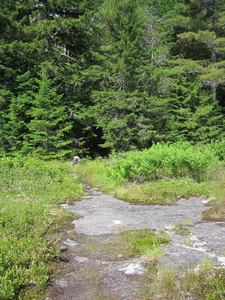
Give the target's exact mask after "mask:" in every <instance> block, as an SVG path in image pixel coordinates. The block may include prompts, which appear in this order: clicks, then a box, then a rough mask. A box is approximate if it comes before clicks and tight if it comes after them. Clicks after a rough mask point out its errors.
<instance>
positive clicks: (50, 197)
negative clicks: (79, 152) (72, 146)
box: [0, 141, 225, 300]
mask: <svg viewBox="0 0 225 300" xmlns="http://www.w3.org/2000/svg"><path fill="white" fill-rule="evenodd" d="M224 159H225V147H224V142H223V141H222V142H217V143H212V144H209V145H203V146H198V147H196V146H192V145H191V144H189V143H186V142H185V143H176V144H165V143H164V144H156V145H154V146H153V147H151V148H150V149H146V150H144V151H132V152H127V153H121V154H114V155H111V156H110V157H109V158H108V159H102V158H99V159H95V160H88V159H83V161H82V163H81V164H78V165H76V166H70V165H69V163H68V162H66V163H65V162H59V161H50V162H49V161H41V160H38V159H35V158H26V159H24V158H7V157H6V158H2V159H1V164H0V168H1V178H0V198H1V201H0V237H1V244H0V299H1V300H10V299H13V300H16V299H18V300H19V299H39V298H40V299H42V293H43V292H44V290H45V288H46V285H47V282H48V280H49V277H50V276H51V273H52V272H53V271H54V268H55V262H56V258H57V255H58V250H57V246H56V244H57V241H58V238H59V236H58V230H59V228H61V227H62V226H63V225H64V224H68V222H67V223H66V220H68V218H69V217H70V213H69V212H66V211H64V210H62V209H60V207H59V204H60V203H70V202H72V201H75V200H76V199H78V198H79V197H80V196H81V195H82V194H83V192H84V190H83V188H84V187H83V185H82V184H81V183H79V182H78V174H79V177H80V179H81V180H82V179H83V180H85V181H88V182H89V183H91V184H92V185H94V186H95V187H99V188H101V189H102V190H103V191H106V192H108V193H111V194H114V195H116V196H117V197H118V198H121V199H124V200H126V201H129V202H132V203H137V204H138V203H139V204H142V203H143V204H171V205H172V204H173V203H174V202H176V201H177V200H178V199H180V198H182V197H190V196H201V197H205V198H208V199H211V202H210V205H211V206H212V208H211V209H209V210H207V212H206V213H205V215H204V218H205V219H206V220H224V219H225V196H224V195H225V193H224V191H225V184H224V182H225V172H224V170H225V169H224ZM121 236H122V238H123V239H124V241H126V243H128V245H129V248H130V249H131V251H132V252H133V253H134V254H136V255H137V254H138V255H145V256H148V257H149V258H153V259H157V257H160V255H161V253H160V249H161V246H160V245H161V244H162V243H166V242H168V238H167V237H165V236H163V235H149V232H148V233H147V232H145V231H137V232H135V233H134V232H127V233H126V234H124V233H123V234H122V235H121ZM148 245H151V251H150V248H149V247H148ZM153 246H154V247H153ZM153 250H154V251H153ZM170 271H171V270H170ZM149 272H150V273H151V271H150V270H149ZM150 273H149V274H150ZM221 274H222V275H224V273H223V270H214V269H213V268H211V269H210V270H205V269H204V270H203V269H201V272H200V273H198V274H194V273H193V274H192V273H187V274H186V275H185V276H186V277H184V278H183V279H182V278H180V277H179V276H178V275H177V274H176V272H172V273H171V272H169V271H168V270H165V271H164V273H162V274H161V275H160V276H159V277H157V276H155V277H154V276H152V275H151V276H150V275H149V276H150V277H151V278H152V280H153V281H154V286H155V287H156V290H155V291H152V292H155V294H158V297H161V296H160V295H162V297H161V298H157V299H182V297H181V294H179V293H178V291H179V290H182V289H183V290H184V285H185V286H186V287H185V289H186V291H188V290H189V291H190V288H189V287H188V284H189V283H191V282H194V283H195V284H194V285H193V286H192V288H191V291H190V292H191V293H193V295H197V296H196V297H198V295H201V294H203V293H204V295H206V296H204V297H205V298H204V299H223V298H219V297H220V295H222V296H221V297H223V296H224V289H223V286H224V282H223V278H224V276H222V275H221ZM153 277H154V278H153ZM181 279H182V280H181ZM162 282H163V283H162ZM165 282H166V284H165ZM162 286H164V287H165V289H166V290H164V289H162ZM157 287H158V288H157ZM159 291H160V292H159ZM213 293H214V294H215V295H217V296H213V295H214V294H213ZM37 295H38V296H37ZM176 295H178V296H176ZM149 297H150V296H149ZM163 297H164V298H163ZM176 297H177V298H176ZM179 297H180V298H179ZM199 297H200V296H199ZM200 298H201V297H200ZM200 298H196V299H200ZM146 299H148V296H146ZM149 299H151V298H149ZM193 299H195V298H193Z"/></svg>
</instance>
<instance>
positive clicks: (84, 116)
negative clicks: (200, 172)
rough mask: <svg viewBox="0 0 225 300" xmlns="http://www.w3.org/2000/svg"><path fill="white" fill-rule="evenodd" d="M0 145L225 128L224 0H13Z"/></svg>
mask: <svg viewBox="0 0 225 300" xmlns="http://www.w3.org/2000/svg"><path fill="white" fill-rule="evenodd" d="M0 24H1V26H0V41H1V46H0V155H1V156H26V155H28V154H29V155H30V154H31V155H34V156H37V157H42V158H46V159H55V158H56V159H60V158H71V157H72V156H73V155H80V156H88V157H97V156H107V155H108V154H109V153H110V152H124V151H129V150H143V149H146V148H149V147H151V146H152V145H154V144H155V143H157V142H172V143H174V142H189V143H191V144H199V143H200V144H205V143H209V142H211V141H218V140H222V139H223V138H224V133H225V130H224V125H225V124H224V108H225V2H224V0H145V1H143V0H120V1H117V0H96V1H92V0H76V1H74V0H42V1H41V0H26V1H22V0H16V1H15V0H2V1H1V3H0Z"/></svg>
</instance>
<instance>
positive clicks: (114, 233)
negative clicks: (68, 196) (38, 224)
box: [46, 187, 225, 300]
mask: <svg viewBox="0 0 225 300" xmlns="http://www.w3.org/2000/svg"><path fill="white" fill-rule="evenodd" d="M87 190H88V193H87V195H86V196H84V197H83V198H82V199H81V201H79V202H75V203H74V204H73V205H63V208H64V209H67V210H69V211H71V212H73V213H75V214H79V215H80V216H81V217H82V218H80V219H78V220H74V221H73V224H74V228H75V230H70V231H65V232H64V235H63V237H62V241H61V245H62V246H61V251H62V260H61V262H60V264H61V265H62V272H61V274H59V275H58V276H57V278H55V280H54V281H53V282H52V283H51V286H50V290H49V296H48V297H47V298H46V300H99V299H100V300H101V299H111V300H112V299H113V300H132V299H134V300H139V299H146V298H144V295H146V291H145V286H146V282H145V281H146V280H148V279H146V277H145V276H143V274H144V266H145V264H146V263H147V261H146V257H136V258H133V257H131V256H130V254H129V251H127V249H124V248H123V247H122V245H121V240H120V238H119V234H118V233H119V232H121V231H122V230H130V229H154V230H161V229H162V230H165V231H167V232H168V233H169V234H170V236H171V243H170V244H169V245H167V246H165V248H164V251H163V256H162V257H161V259H160V261H159V263H158V265H157V268H158V272H160V270H161V268H163V267H165V266H173V267H175V268H177V269H179V270H181V269H182V268H185V269H186V268H190V267H196V266H197V265H198V264H199V262H200V261H201V260H203V259H204V258H207V259H210V260H211V261H212V262H213V263H214V264H215V265H220V266H225V256H224V254H225V243H224V241H225V227H224V226H225V223H223V222H220V223H214V222H207V223H206V222H203V221H202V218H201V214H202V212H203V211H204V210H206V209H207V207H206V206H205V201H204V199H202V198H191V199H188V200H187V199H181V200H180V201H178V203H177V205H175V206H159V205H154V206H147V205H131V204H128V203H126V202H124V201H121V200H118V199H116V198H115V197H113V196H110V195H107V194H104V193H101V192H100V191H99V190H97V189H91V188H90V187H87Z"/></svg>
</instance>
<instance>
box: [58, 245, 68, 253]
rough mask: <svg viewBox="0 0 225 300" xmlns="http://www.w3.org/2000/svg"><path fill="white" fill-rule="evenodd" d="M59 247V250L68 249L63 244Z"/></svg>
mask: <svg viewBox="0 0 225 300" xmlns="http://www.w3.org/2000/svg"><path fill="white" fill-rule="evenodd" d="M59 249H60V251H61V252H65V251H67V250H68V248H67V247H66V246H63V245H61V246H60V247H59Z"/></svg>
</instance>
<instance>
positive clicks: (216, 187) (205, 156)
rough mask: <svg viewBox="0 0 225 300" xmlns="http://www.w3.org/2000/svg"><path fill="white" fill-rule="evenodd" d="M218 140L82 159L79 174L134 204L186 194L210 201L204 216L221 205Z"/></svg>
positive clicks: (222, 152) (224, 200)
mask: <svg viewBox="0 0 225 300" xmlns="http://www.w3.org/2000/svg"><path fill="white" fill-rule="evenodd" d="M224 144H225V143H224V141H221V142H215V143H211V144H208V145H201V146H192V145H191V144H190V143H187V142H179V143H175V144H167V143H158V144H156V145H154V146H153V147H151V148H149V149H146V150H144V151H131V152H127V153H121V154H115V155H112V156H111V157H110V158H109V159H107V160H106V159H101V158H99V159H95V160H93V161H89V160H87V161H83V163H82V164H81V165H78V166H76V168H77V170H78V172H79V174H81V175H82V176H83V177H84V178H86V180H88V181H89V182H90V183H92V184H93V185H94V186H97V187H99V188H101V189H102V190H103V191H106V192H108V193H111V194H114V195H115V196H117V197H118V198H121V199H123V200H126V201H129V202H131V203H136V204H141V203H143V204H161V205H162V204H173V203H174V202H176V201H177V200H178V199H180V198H186V197H190V196H197V197H204V198H208V199H214V206H213V209H210V210H208V211H207V218H208V219H209V218H210V215H212V214H213V215H214V218H215V212H216V217H218V218H221V217H223V215H224V207H225V196H224V194H225V193H224V191H225V185H224V182H225V180H224V177H225V169H224V160H225V147H224Z"/></svg>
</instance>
